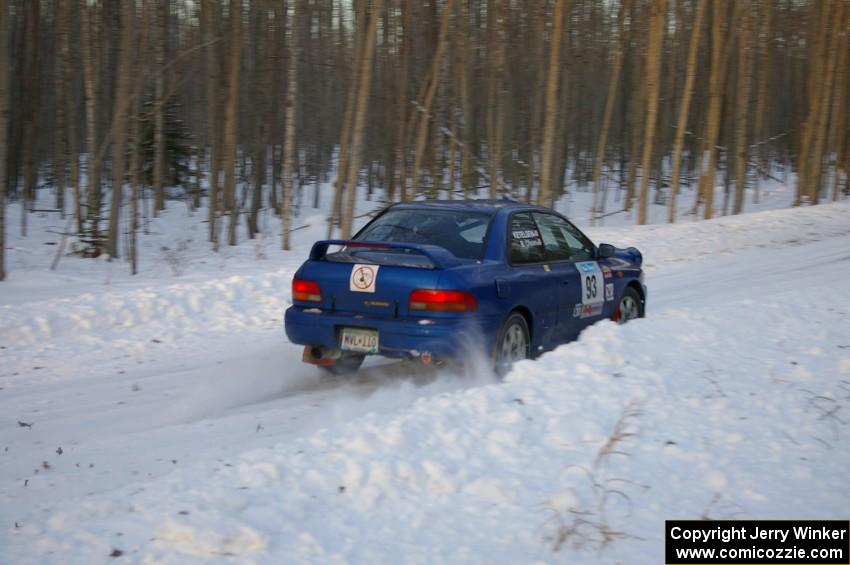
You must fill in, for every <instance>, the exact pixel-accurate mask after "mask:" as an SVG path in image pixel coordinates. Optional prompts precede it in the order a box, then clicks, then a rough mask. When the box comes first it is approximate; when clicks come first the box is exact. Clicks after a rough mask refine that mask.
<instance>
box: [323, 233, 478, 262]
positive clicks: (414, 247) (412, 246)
mask: <svg viewBox="0 0 850 565" xmlns="http://www.w3.org/2000/svg"><path fill="white" fill-rule="evenodd" d="M331 245H344V246H346V247H349V248H351V247H355V248H356V247H360V248H364V249H371V250H375V251H381V250H386V249H408V250H411V251H415V252H417V253H419V254H420V255H424V256H425V257H427V258H428V259H429V260H430V261H431V263H433V264H434V267H435V268H437V269H445V268H447V267H453V266H455V265H460V264H461V263H463V262H464V261H462V260H461V259H458V258H457V257H455V256H454V255H453V254H452V253H451V252H450V251H448V250H447V249H445V248H443V247H439V246H437V245H426V244H421V243H388V242H384V241H354V240H351V239H326V240H323V241H317V242H316V243H314V244H313V248H312V249H311V250H310V260H311V261H321V260H323V259H324V258H325V256H326V255H327V254H328V247H330V246H331Z"/></svg>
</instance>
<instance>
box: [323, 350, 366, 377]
mask: <svg viewBox="0 0 850 565" xmlns="http://www.w3.org/2000/svg"><path fill="white" fill-rule="evenodd" d="M364 359H366V356H365V355H359V354H357V353H355V354H352V355H343V356H342V357H340V358H339V359H337V360H336V361H334V364H333V365H320V367H322V369H324V370H326V371H327V372H329V373H330V374H332V375H335V376H337V377H342V376H345V375H352V374H354V373H356V372H357V370H358V369H360V365H362V364H363V360H364Z"/></svg>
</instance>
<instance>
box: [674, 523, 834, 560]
mask: <svg viewBox="0 0 850 565" xmlns="http://www.w3.org/2000/svg"><path fill="white" fill-rule="evenodd" d="M664 562H665V563H666V564H667V565H703V564H707V565H711V564H714V563H729V564H736V565H749V564H754V565H774V564H788V565H791V564H803V565H850V522H848V521H844V520H667V521H666V522H665V525H664Z"/></svg>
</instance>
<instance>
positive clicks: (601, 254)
mask: <svg viewBox="0 0 850 565" xmlns="http://www.w3.org/2000/svg"><path fill="white" fill-rule="evenodd" d="M596 255H597V257H598V258H599V259H605V258H607V257H613V256H614V246H613V245H611V244H610V243H600V244H599V248H598V249H597V252H596Z"/></svg>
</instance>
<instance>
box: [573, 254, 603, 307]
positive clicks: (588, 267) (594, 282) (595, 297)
mask: <svg viewBox="0 0 850 565" xmlns="http://www.w3.org/2000/svg"><path fill="white" fill-rule="evenodd" d="M576 268H577V269H578V272H579V275H581V303H582V304H599V303H601V302H604V301H605V295H604V286H605V284H604V282H603V280H604V279H603V278H602V270H601V269H600V268H599V265H598V264H597V263H596V261H584V262H581V263H576Z"/></svg>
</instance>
